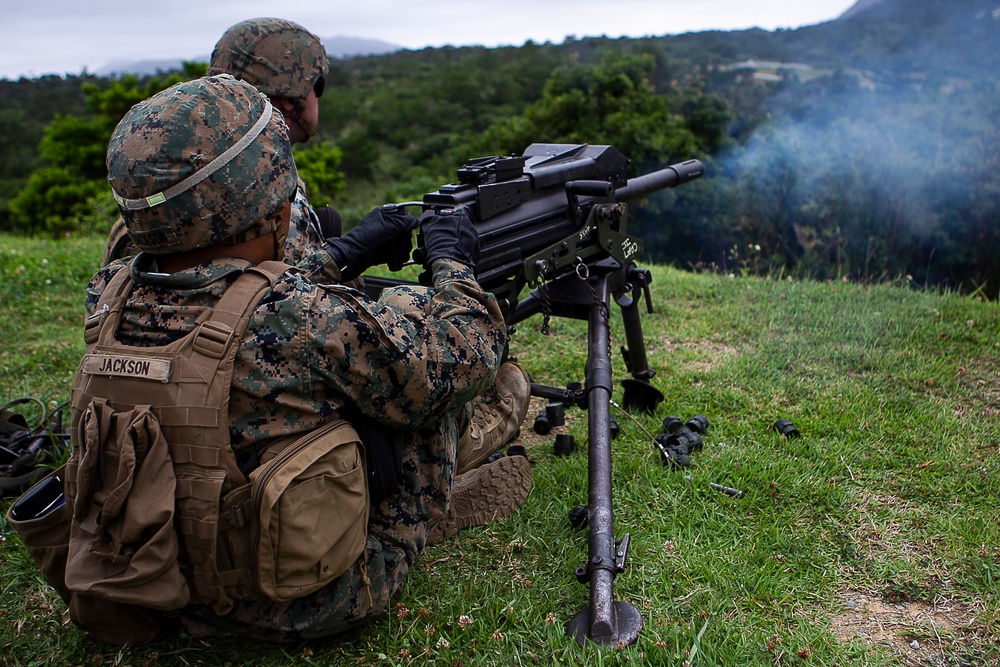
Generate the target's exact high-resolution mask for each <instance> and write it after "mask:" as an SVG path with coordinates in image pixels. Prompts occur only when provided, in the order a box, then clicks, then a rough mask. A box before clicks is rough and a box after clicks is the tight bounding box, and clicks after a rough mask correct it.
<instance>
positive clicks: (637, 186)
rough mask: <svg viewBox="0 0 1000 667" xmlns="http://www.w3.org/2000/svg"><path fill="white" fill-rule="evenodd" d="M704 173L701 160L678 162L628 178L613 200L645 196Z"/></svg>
mask: <svg viewBox="0 0 1000 667" xmlns="http://www.w3.org/2000/svg"><path fill="white" fill-rule="evenodd" d="M704 173H705V165H703V164H702V163H701V160H687V161H686V162H679V163H677V164H674V165H671V166H669V167H666V168H664V169H660V170H659V171H654V172H652V173H649V174H644V175H642V176H637V177H636V178H630V179H628V183H627V184H626V185H625V186H624V187H621V188H618V189H616V190H615V195H614V196H615V201H631V200H633V199H638V198H639V197H645V196H646V195H648V194H650V193H653V192H656V191H657V190H662V189H664V188H673V187H676V186H678V185H682V184H684V183H687V182H689V181H693V180H695V179H696V178H700V177H701V176H702V175H703V174H704Z"/></svg>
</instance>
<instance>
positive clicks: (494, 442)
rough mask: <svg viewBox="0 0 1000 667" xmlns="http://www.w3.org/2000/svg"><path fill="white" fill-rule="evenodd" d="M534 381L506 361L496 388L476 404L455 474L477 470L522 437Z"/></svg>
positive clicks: (487, 392) (491, 388)
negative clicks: (519, 436) (522, 426)
mask: <svg viewBox="0 0 1000 667" xmlns="http://www.w3.org/2000/svg"><path fill="white" fill-rule="evenodd" d="M530 399H531V381H530V379H529V378H528V374H527V373H526V372H524V369H522V368H521V367H520V366H519V365H518V364H517V363H516V362H513V361H505V362H503V363H502V364H500V368H499V370H497V376H496V380H494V382H493V386H491V387H490V388H489V389H487V390H486V392H485V393H483V394H482V395H481V396H478V397H476V398H475V400H473V401H472V418H471V419H470V421H469V426H468V427H467V428H466V429H465V431H464V432H463V433H462V436H461V438H460V439H459V441H458V461H457V462H456V464H455V473H456V474H457V475H461V474H462V473H466V472H469V471H470V470H472V469H474V468H475V467H477V466H478V465H480V464H481V463H483V461H485V460H486V459H488V458H489V456H490V454H493V453H494V452H496V451H498V450H499V449H501V448H502V447H504V446H505V445H507V444H508V443H509V442H511V441H512V440H514V438H516V437H517V436H518V433H519V432H520V429H521V423H522V422H523V421H524V417H525V416H526V415H527V414H528V401H529V400H530Z"/></svg>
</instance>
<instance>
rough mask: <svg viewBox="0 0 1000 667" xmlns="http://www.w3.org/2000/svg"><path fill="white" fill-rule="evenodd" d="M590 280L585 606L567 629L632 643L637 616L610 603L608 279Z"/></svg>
mask: <svg viewBox="0 0 1000 667" xmlns="http://www.w3.org/2000/svg"><path fill="white" fill-rule="evenodd" d="M591 280H592V281H593V286H594V291H595V294H596V295H597V297H598V298H599V299H600V300H601V301H603V304H597V303H595V304H593V305H592V306H591V309H590V315H589V319H588V330H589V332H588V336H589V354H588V357H587V368H586V390H587V396H588V410H587V412H588V424H587V428H588V443H589V444H588V447H587V456H588V459H587V466H588V473H587V474H588V502H589V508H590V513H589V526H590V533H589V540H588V559H587V565H586V568H585V570H586V572H587V574H588V581H589V584H590V604H589V606H588V607H585V608H584V609H582V610H581V611H580V612H578V613H577V614H576V615H575V616H574V617H573V618H572V620H570V622H569V624H568V626H567V633H568V634H570V635H573V636H575V637H576V640H577V642H578V643H579V644H581V645H583V643H584V640H585V639H590V640H591V641H593V642H594V643H597V644H618V643H625V644H631V643H633V642H635V640H636V639H637V638H638V636H639V631H640V630H641V629H642V617H641V616H640V615H639V612H638V610H636V608H635V607H633V606H632V605H630V604H628V603H625V602H615V600H614V595H613V590H612V584H613V581H614V578H615V574H616V573H617V570H616V557H615V556H616V554H615V538H614V515H613V512H612V508H611V414H610V399H611V389H612V386H613V380H612V375H611V358H610V355H609V353H608V347H609V345H610V331H609V326H608V317H607V313H608V309H607V306H606V304H607V300H608V281H607V277H606V276H605V277H601V278H595V279H591Z"/></svg>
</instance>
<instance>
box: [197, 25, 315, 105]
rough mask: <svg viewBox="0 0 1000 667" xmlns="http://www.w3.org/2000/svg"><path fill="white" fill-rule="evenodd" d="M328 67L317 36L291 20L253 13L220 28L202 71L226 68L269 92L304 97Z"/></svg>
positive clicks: (269, 94)
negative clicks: (227, 27) (220, 33)
mask: <svg viewBox="0 0 1000 667" xmlns="http://www.w3.org/2000/svg"><path fill="white" fill-rule="evenodd" d="M329 68H330V61H329V59H328V58H327V55H326V49H325V48H324V47H323V44H322V43H321V42H320V40H319V37H317V36H316V35H314V34H312V33H311V32H309V31H308V30H306V29H305V28H303V27H302V26H301V25H299V24H298V23H294V22H292V21H286V20H284V19H274V18H258V19H249V20H247V21H241V22H240V23H237V24H236V25H234V26H232V27H231V28H229V29H228V30H226V32H225V33H223V35H222V37H221V38H220V39H219V41H218V42H217V43H216V45H215V50H214V51H212V60H211V62H210V63H209V68H208V73H209V74H232V75H233V76H235V77H236V78H237V79H242V80H244V81H246V82H247V83H250V84H252V85H254V86H256V87H257V88H258V89H259V90H260V91H261V92H263V93H264V94H265V95H268V96H269V97H287V98H290V99H304V98H305V97H306V96H307V95H309V91H310V90H312V89H313V86H314V85H315V83H316V81H317V80H318V79H319V78H320V77H325V76H326V74H327V71H328V70H329Z"/></svg>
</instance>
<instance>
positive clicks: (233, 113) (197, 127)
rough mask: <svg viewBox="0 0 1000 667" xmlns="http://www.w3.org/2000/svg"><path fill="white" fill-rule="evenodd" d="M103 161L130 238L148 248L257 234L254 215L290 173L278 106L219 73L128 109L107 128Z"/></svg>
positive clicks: (276, 199)
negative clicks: (114, 124) (122, 116)
mask: <svg viewBox="0 0 1000 667" xmlns="http://www.w3.org/2000/svg"><path fill="white" fill-rule="evenodd" d="M107 165H108V181H109V182H110V183H111V188H112V190H113V191H114V195H115V200H116V201H117V202H118V210H119V211H121V214H122V218H123V219H124V221H125V226H126V228H127V229H128V234H129V237H130V238H131V239H132V242H133V243H134V244H135V245H136V246H137V247H138V248H139V249H140V250H143V251H145V252H150V253H157V254H159V253H174V252H183V251H185V250H192V249H194V248H201V247H204V246H209V245H217V244H221V243H234V242H238V241H240V240H245V239H246V238H253V237H254V236H259V235H260V234H259V232H260V231H261V230H260V228H258V227H256V223H257V222H258V221H260V220H263V219H265V218H268V217H269V216H271V214H272V213H274V212H275V211H277V210H278V209H280V208H281V206H282V204H284V203H285V202H286V201H288V200H289V199H290V198H291V196H292V195H293V194H294V192H295V186H296V182H297V179H298V174H297V173H296V171H295V162H294V160H293V158H292V149H291V145H290V144H289V142H288V134H287V130H286V128H285V124H284V121H283V120H282V118H281V114H280V113H278V112H277V111H274V110H273V108H272V106H271V102H270V100H268V98H267V97H266V96H265V95H263V94H262V93H261V92H260V91H258V90H257V89H256V88H254V87H253V86H251V85H250V84H248V83H244V82H242V81H238V80H236V79H234V78H233V77H232V76H229V75H228V74H226V75H219V76H208V77H204V78H201V79H195V80H194V81H186V82H182V83H178V84H176V85H174V86H171V87H170V88H167V89H166V90H164V91H162V92H160V93H157V94H156V95H154V96H152V97H150V98H149V99H147V100H145V101H144V102H140V103H139V104H136V105H135V106H134V107H132V109H131V110H129V112H128V113H127V114H125V117H124V118H123V119H122V120H121V122H120V123H118V126H117V127H116V128H115V131H114V132H113V133H112V135H111V141H110V143H109V145H108V158H107ZM263 231H264V232H266V231H268V230H263Z"/></svg>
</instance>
